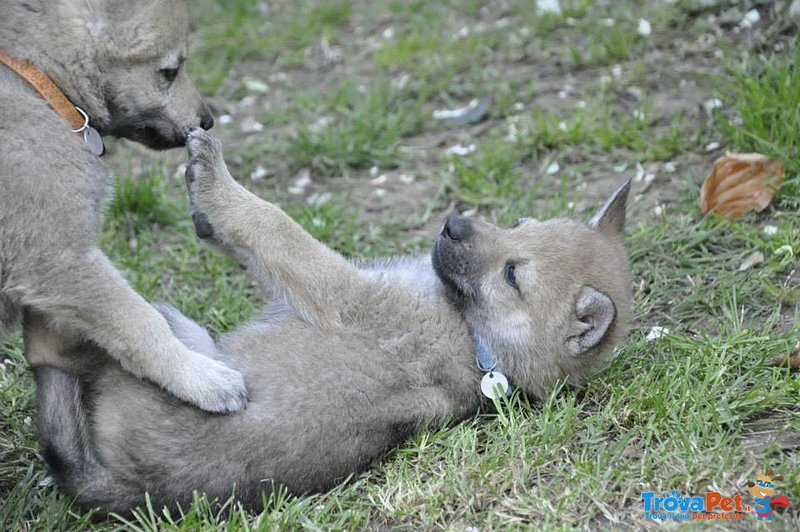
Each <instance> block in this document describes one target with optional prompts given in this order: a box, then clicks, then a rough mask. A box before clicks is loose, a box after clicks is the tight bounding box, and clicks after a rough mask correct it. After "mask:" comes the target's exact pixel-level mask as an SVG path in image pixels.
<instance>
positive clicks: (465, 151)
mask: <svg viewBox="0 0 800 532" xmlns="http://www.w3.org/2000/svg"><path fill="white" fill-rule="evenodd" d="M475 149H476V148H475V145H474V144H470V145H469V146H463V145H461V144H456V145H455V146H450V147H449V148H447V149H446V150H445V151H444V152H445V153H446V154H447V155H457V156H459V157H463V156H465V155H469V154H470V153H472V152H474V151H475Z"/></svg>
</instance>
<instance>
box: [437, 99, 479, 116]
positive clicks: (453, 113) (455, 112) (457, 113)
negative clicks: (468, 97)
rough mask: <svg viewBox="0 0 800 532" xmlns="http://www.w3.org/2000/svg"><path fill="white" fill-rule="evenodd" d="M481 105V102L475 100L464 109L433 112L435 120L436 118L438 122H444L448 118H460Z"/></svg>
mask: <svg viewBox="0 0 800 532" xmlns="http://www.w3.org/2000/svg"><path fill="white" fill-rule="evenodd" d="M479 103H480V100H478V99H477V98H475V99H474V100H472V101H471V102H469V103H468V104H467V105H465V106H464V107H459V108H458V109H436V110H435V111H433V118H435V119H436V120H444V119H447V118H458V117H460V116H462V115H464V114H466V113H468V112H470V111H472V110H473V109H474V108H476V107H477V106H478V104H479Z"/></svg>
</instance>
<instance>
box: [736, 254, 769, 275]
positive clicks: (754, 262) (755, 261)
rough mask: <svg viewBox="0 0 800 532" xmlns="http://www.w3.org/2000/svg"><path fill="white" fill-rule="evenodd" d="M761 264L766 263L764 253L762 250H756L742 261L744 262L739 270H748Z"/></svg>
mask: <svg viewBox="0 0 800 532" xmlns="http://www.w3.org/2000/svg"><path fill="white" fill-rule="evenodd" d="M759 264H764V254H763V253H761V252H760V251H754V252H753V253H751V254H749V255H748V256H747V257H746V258H745V259H744V260H743V261H742V263H741V264H740V265H739V271H740V272H743V271H747V270H749V269H750V268H753V267H754V266H758V265H759Z"/></svg>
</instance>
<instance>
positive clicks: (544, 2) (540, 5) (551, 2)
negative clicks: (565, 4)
mask: <svg viewBox="0 0 800 532" xmlns="http://www.w3.org/2000/svg"><path fill="white" fill-rule="evenodd" d="M536 9H538V10H539V12H541V13H554V14H556V15H559V14H561V3H560V2H559V1H558V0H536Z"/></svg>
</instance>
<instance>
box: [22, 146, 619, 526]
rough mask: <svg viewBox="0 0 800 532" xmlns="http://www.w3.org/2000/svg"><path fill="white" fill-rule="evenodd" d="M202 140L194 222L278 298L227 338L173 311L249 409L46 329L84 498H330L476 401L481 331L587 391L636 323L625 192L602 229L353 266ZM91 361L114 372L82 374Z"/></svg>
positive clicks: (482, 241) (49, 394) (57, 462)
mask: <svg viewBox="0 0 800 532" xmlns="http://www.w3.org/2000/svg"><path fill="white" fill-rule="evenodd" d="M189 151H190V162H189V167H188V170H187V183H188V187H189V192H190V196H191V199H192V205H193V210H194V219H195V224H196V227H197V229H198V232H199V233H200V234H201V235H203V236H204V237H205V238H206V239H207V240H209V241H210V242H211V243H212V244H214V245H216V246H217V247H219V248H220V249H222V250H224V251H225V252H227V253H230V254H232V255H233V256H234V257H235V258H236V259H237V260H238V261H239V262H240V263H241V264H242V266H243V267H244V268H245V270H246V271H247V273H248V274H250V275H252V276H253V277H254V278H255V279H257V280H258V281H259V282H260V283H262V284H263V286H264V289H265V290H267V291H268V292H269V293H271V294H273V301H272V303H271V304H270V305H269V307H268V309H267V312H266V313H265V314H264V315H263V316H261V317H260V318H259V319H256V320H254V321H253V322H251V323H249V324H247V325H244V326H243V327H241V328H240V329H238V330H236V331H234V332H231V333H229V334H227V335H225V336H223V337H222V338H221V339H220V341H219V342H218V343H217V344H214V342H213V341H212V340H211V338H210V337H209V336H208V334H207V333H205V331H204V330H203V329H202V328H200V327H199V326H198V325H196V324H195V323H193V322H191V321H190V320H188V319H187V318H185V317H184V316H182V315H181V314H180V313H179V312H178V311H177V310H175V309H173V308H171V307H165V306H162V307H161V309H162V312H164V315H165V316H166V317H167V319H168V320H169V322H170V324H171V326H172V329H173V331H175V333H176V334H177V335H178V336H179V337H180V338H181V339H182V340H183V341H184V342H185V343H186V344H187V345H192V346H193V348H195V349H198V350H202V351H203V352H204V353H205V354H206V355H207V356H209V357H210V358H216V359H219V360H223V361H224V362H225V363H227V364H229V365H230V366H232V367H234V368H236V369H238V370H240V371H241V372H242V373H243V374H244V375H245V377H246V381H247V385H248V389H249V391H250V403H249V404H248V407H247V409H246V410H244V411H242V412H239V413H236V414H234V415H230V416H224V417H220V416H213V415H209V414H206V413H203V412H201V411H198V410H196V409H193V408H190V407H188V406H186V405H183V404H180V403H178V402H177V401H174V400H173V399H172V398H171V397H170V396H168V395H166V394H164V393H162V392H160V391H159V390H158V389H157V388H155V387H153V386H150V385H148V384H147V383H144V382H142V381H140V380H137V379H134V378H132V377H131V376H130V375H129V374H127V373H125V372H123V371H121V370H120V369H119V367H118V365H117V364H115V363H113V362H111V361H110V360H109V359H108V358H107V357H105V356H104V355H103V353H102V352H100V351H99V350H97V349H96V347H94V346H92V345H87V344H86V343H81V342H80V341H75V342H73V343H71V344H64V343H61V344H59V343H58V342H46V341H42V340H44V339H45V336H44V335H40V334H34V336H36V337H38V338H39V339H40V341H39V342H37V343H35V344H34V343H32V344H31V348H32V349H35V350H37V351H41V352H40V353H37V354H36V356H37V357H38V358H45V359H48V360H50V361H51V364H52V366H40V367H38V368H37V369H36V375H37V381H38V391H39V401H40V406H39V411H40V417H39V428H40V445H41V448H42V452H43V455H44V456H45V458H46V459H47V460H48V463H49V464H50V466H51V469H52V471H53V472H54V474H55V476H56V478H57V480H58V482H59V484H60V485H61V486H62V487H63V488H64V489H65V490H66V491H67V492H68V493H70V494H72V495H74V496H75V497H76V498H77V501H78V502H79V503H81V504H82V505H84V506H87V507H100V508H101V510H102V511H103V512H105V511H109V510H113V511H117V512H127V511H129V510H130V509H131V508H133V507H135V506H136V505H139V504H141V503H142V502H143V501H144V494H145V492H148V493H149V494H150V496H151V498H152V500H153V504H154V505H155V506H156V507H159V508H160V507H161V506H162V505H166V506H171V507H172V506H174V505H176V504H178V503H180V504H183V505H185V504H187V503H188V502H189V501H190V500H191V497H192V491H193V490H197V491H200V492H203V493H206V494H207V495H208V496H209V497H212V498H213V497H219V498H220V499H223V500H224V499H226V498H227V497H229V496H230V495H231V493H234V492H235V494H236V495H237V496H238V497H239V498H240V499H241V500H242V501H243V502H244V503H245V505H246V506H247V507H250V508H259V507H260V504H261V501H262V497H261V495H262V492H263V490H270V489H272V488H273V486H274V485H275V484H280V485H284V486H286V487H287V488H288V489H289V490H290V491H292V492H294V493H304V492H311V491H318V490H324V489H326V488H328V487H330V486H332V485H333V484H335V483H337V482H340V481H342V480H343V479H345V478H347V477H348V476H350V475H352V474H354V473H357V472H359V471H361V470H363V469H365V468H366V467H368V465H369V464H370V462H371V461H373V460H374V459H375V458H377V457H379V456H381V455H382V453H384V452H385V451H386V450H388V449H390V448H392V447H393V446H395V445H397V444H398V443H399V442H401V441H402V440H403V439H405V438H407V437H409V436H410V435H412V434H414V433H416V432H417V431H418V430H419V429H420V427H423V426H432V427H436V426H440V425H442V424H443V423H446V422H448V421H458V420H460V419H463V418H465V417H467V416H471V415H473V414H474V413H475V412H477V411H478V409H479V408H480V406H481V404H482V402H483V401H485V399H484V398H483V397H482V395H481V392H480V389H479V383H480V380H481V377H482V376H483V373H482V372H481V371H480V370H479V369H478V367H477V365H476V353H475V349H474V345H473V339H472V334H475V333H479V334H481V335H482V336H483V337H484V339H485V340H486V342H487V344H488V345H489V347H490V349H491V351H492V353H493V354H494V356H495V357H496V358H497V361H498V366H499V367H500V368H502V370H503V372H504V373H505V374H506V375H507V376H508V378H509V379H510V380H511V382H512V383H513V385H514V386H515V387H516V388H518V389H519V390H521V391H522V392H523V393H528V394H530V395H532V396H534V397H543V396H544V395H545V394H547V393H548V392H549V391H551V390H552V389H553V387H554V386H555V385H556V383H557V382H558V381H559V380H562V379H566V380H568V381H569V382H571V383H574V384H579V383H581V382H583V381H584V380H585V379H586V378H588V377H589V376H590V375H591V374H592V373H594V372H595V371H597V370H598V369H600V368H602V367H603V366H604V365H605V364H606V362H607V360H608V359H609V358H610V357H611V355H612V352H613V349H614V348H615V347H616V346H617V345H619V343H620V342H621V341H622V340H623V338H624V335H625V334H626V331H627V326H628V322H629V319H630V312H631V296H630V281H629V274H628V259H627V254H626V252H625V249H624V247H623V244H622V233H623V224H624V218H625V200H626V197H627V193H628V184H627V183H626V184H625V185H623V186H622V187H621V188H620V189H619V190H618V191H617V192H615V193H614V195H612V197H611V198H610V199H609V201H608V202H607V203H606V204H605V206H604V207H603V208H602V209H601V210H600V212H599V213H598V214H597V216H595V217H594V218H593V219H592V221H591V222H590V223H589V224H584V223H582V222H578V221H574V220H569V219H554V220H548V221H545V222H535V221H525V222H523V223H521V224H519V225H518V226H516V227H514V228H511V229H502V228H498V227H495V226H493V225H490V224H487V223H484V222H479V221H477V220H472V219H466V218H459V217H451V218H450V219H449V220H448V222H447V224H446V225H445V227H444V229H443V231H442V234H441V235H439V236H438V238H437V240H436V245H435V247H434V250H433V253H432V258H431V257H422V256H408V257H400V258H395V259H390V260H383V261H377V262H374V263H369V264H362V265H354V264H353V263H351V262H349V261H347V260H346V259H344V258H343V257H341V256H340V255H338V254H337V253H335V252H334V251H332V250H331V249H329V248H327V247H325V246H324V245H322V244H321V243H319V242H317V241H315V240H314V239H313V238H312V237H311V236H310V235H309V234H308V233H306V232H305V231H304V230H303V229H302V228H301V227H300V226H298V225H297V224H296V223H295V222H294V221H292V220H291V219H290V218H289V217H288V216H286V214H284V213H283V212H282V211H281V210H280V209H279V208H278V207H276V206H274V205H272V204H270V203H267V202H264V201H262V200H260V199H259V198H257V197H255V196H253V195H252V194H250V193H249V192H247V191H246V190H245V189H244V188H242V187H241V186H239V185H238V184H236V182H235V181H234V180H233V179H232V178H231V176H230V174H229V173H228V171H227V168H226V167H225V165H224V163H223V161H222V154H221V151H220V147H219V144H218V143H217V142H216V141H214V140H213V139H212V138H211V137H209V136H208V135H207V134H206V133H204V132H200V131H198V132H196V133H192V134H191V135H190V140H189ZM510 264H513V265H515V268H514V274H513V275H511V274H509V270H508V267H509V265H510ZM36 321H37V320H36V318H35V317H33V318H32V319H31V320H29V323H31V324H34V327H35V323H36ZM31 332H32V333H34V331H31ZM43 353H44V354H43ZM92 357H93V358H92ZM87 361H88V364H90V365H91V366H92V367H97V366H100V367H102V369H101V370H100V371H92V372H86V367H85V364H87ZM104 361H105V362H104ZM55 366H58V368H60V369H56V367H55Z"/></svg>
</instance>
